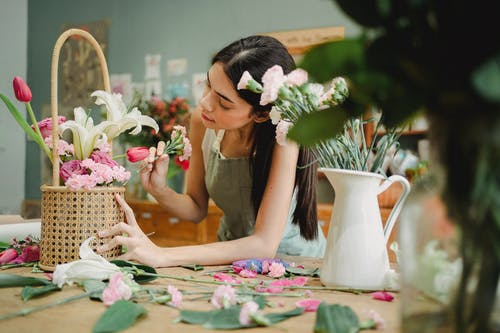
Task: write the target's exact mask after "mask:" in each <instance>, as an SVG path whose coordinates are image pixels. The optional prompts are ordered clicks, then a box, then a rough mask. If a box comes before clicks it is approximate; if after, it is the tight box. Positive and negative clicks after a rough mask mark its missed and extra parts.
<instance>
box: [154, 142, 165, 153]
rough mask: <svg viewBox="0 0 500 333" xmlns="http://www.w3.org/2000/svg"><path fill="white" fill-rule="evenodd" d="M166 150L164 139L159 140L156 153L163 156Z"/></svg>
mask: <svg viewBox="0 0 500 333" xmlns="http://www.w3.org/2000/svg"><path fill="white" fill-rule="evenodd" d="M164 151H165V142H164V141H160V142H158V146H157V147H156V155H157V156H161V155H163V152H164Z"/></svg>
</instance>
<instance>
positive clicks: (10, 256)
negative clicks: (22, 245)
mask: <svg viewBox="0 0 500 333" xmlns="http://www.w3.org/2000/svg"><path fill="white" fill-rule="evenodd" d="M16 258H17V251H16V250H14V249H7V250H5V251H3V252H1V253H0V265H3V264H8V263H10V262H11V261H13V260H15V259H16Z"/></svg>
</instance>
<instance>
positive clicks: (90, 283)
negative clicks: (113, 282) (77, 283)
mask: <svg viewBox="0 0 500 333" xmlns="http://www.w3.org/2000/svg"><path fill="white" fill-rule="evenodd" d="M104 288H106V283H104V282H102V281H100V280H92V279H87V280H85V281H83V289H84V290H85V292H87V294H89V297H90V299H93V300H96V301H102V292H103V290H104Z"/></svg>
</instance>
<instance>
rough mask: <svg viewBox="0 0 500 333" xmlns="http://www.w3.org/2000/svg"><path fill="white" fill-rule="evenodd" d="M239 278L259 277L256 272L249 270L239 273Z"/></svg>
mask: <svg viewBox="0 0 500 333" xmlns="http://www.w3.org/2000/svg"><path fill="white" fill-rule="evenodd" d="M238 275H239V276H241V277H242V278H250V279H252V278H254V277H257V272H256V271H251V270H248V269H242V270H241V271H240V272H239V273H238Z"/></svg>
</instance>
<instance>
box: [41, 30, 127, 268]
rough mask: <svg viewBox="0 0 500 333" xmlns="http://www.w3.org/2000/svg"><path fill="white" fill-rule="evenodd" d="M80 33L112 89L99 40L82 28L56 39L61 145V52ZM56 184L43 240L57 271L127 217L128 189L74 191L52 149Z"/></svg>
mask: <svg viewBox="0 0 500 333" xmlns="http://www.w3.org/2000/svg"><path fill="white" fill-rule="evenodd" d="M73 35H78V36H81V37H83V38H84V39H86V40H87V41H89V42H90V43H91V44H92V46H93V47H94V49H95V50H96V52H97V55H98V57H99V60H100V63H101V71H102V74H103V78H104V89H105V90H106V91H108V92H110V90H111V89H110V84H109V73H108V69H107V64H106V59H105V57H104V54H103V52H102V49H101V47H100V46H99V44H98V43H97V41H96V40H95V39H94V37H92V35H90V34H89V33H88V32H86V31H83V30H80V29H69V30H67V31H65V32H64V33H63V34H62V35H61V36H60V37H59V38H58V40H57V41H56V44H55V46H54V52H53V55H52V69H51V114H52V127H53V130H52V131H53V137H52V138H53V144H54V147H57V143H58V140H59V138H58V135H57V127H58V121H57V116H58V111H57V101H58V98H57V78H58V62H59V53H60V50H61V48H62V45H63V44H64V42H65V41H66V40H67V39H68V38H69V37H71V36H73ZM52 159H53V169H52V183H53V185H52V186H48V185H42V187H41V191H42V204H41V207H42V215H41V220H42V228H41V241H40V267H41V268H42V269H44V270H48V271H53V270H54V269H55V266H56V265H57V264H62V263H67V262H70V261H73V260H77V259H79V248H80V245H81V243H82V242H83V241H84V240H85V239H87V238H89V237H91V236H96V232H97V231H98V230H102V229H108V228H110V227H111V226H113V225H115V224H117V223H119V222H121V221H123V220H124V215H123V212H122V211H121V209H120V207H119V205H118V203H117V202H116V200H115V198H114V196H115V194H117V193H118V194H122V195H123V193H124V192H125V188H124V187H96V188H94V189H91V190H76V191H73V190H70V189H68V188H66V187H64V186H59V162H60V159H59V155H58V154H57V150H56V149H54V150H53V152H52ZM105 241H106V239H98V240H96V241H94V242H93V243H91V246H92V247H94V249H95V247H96V246H98V245H101V244H104V242H105ZM120 253H121V247H115V248H113V249H112V250H110V251H107V252H106V253H104V254H103V257H105V258H108V259H111V258H113V257H116V256H117V255H119V254H120Z"/></svg>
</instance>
